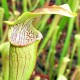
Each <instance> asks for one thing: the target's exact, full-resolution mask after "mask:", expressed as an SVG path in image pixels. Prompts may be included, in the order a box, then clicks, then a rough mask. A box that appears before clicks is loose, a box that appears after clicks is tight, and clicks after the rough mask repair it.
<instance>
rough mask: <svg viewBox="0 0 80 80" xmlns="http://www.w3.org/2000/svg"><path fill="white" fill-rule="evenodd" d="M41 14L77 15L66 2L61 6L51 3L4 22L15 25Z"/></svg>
mask: <svg viewBox="0 0 80 80" xmlns="http://www.w3.org/2000/svg"><path fill="white" fill-rule="evenodd" d="M42 14H59V15H63V16H67V17H74V16H76V15H77V14H76V13H73V12H72V11H71V9H70V7H69V5H68V4H64V5H61V6H57V5H53V6H47V7H43V8H38V9H36V10H35V11H33V12H25V13H23V14H22V15H20V16H19V17H18V18H17V20H15V21H4V22H5V23H7V24H8V25H15V24H17V23H21V22H24V21H25V20H27V21H28V20H30V19H32V18H36V17H38V16H41V15H42Z"/></svg>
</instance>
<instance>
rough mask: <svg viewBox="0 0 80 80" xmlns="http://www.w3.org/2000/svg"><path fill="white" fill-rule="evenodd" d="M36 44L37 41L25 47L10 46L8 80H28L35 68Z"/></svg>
mask: <svg viewBox="0 0 80 80" xmlns="http://www.w3.org/2000/svg"><path fill="white" fill-rule="evenodd" d="M38 44H39V41H36V42H34V43H32V44H30V45H28V46H25V47H15V46H13V45H10V54H9V57H10V59H9V61H10V63H9V80H29V78H30V76H31V74H32V72H33V70H34V68H35V64H36V57H37V54H36V53H37V47H38Z"/></svg>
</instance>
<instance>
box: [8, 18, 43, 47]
mask: <svg viewBox="0 0 80 80" xmlns="http://www.w3.org/2000/svg"><path fill="white" fill-rule="evenodd" d="M33 20H34V19H30V20H29V21H27V20H26V21H24V22H22V23H19V24H16V25H13V26H10V27H9V33H8V39H9V41H10V43H11V44H12V45H15V46H26V45H29V44H31V43H33V42H35V41H36V40H41V39H42V38H43V36H42V34H41V33H40V32H39V31H38V30H36V29H35V28H34V27H33V25H32V22H33Z"/></svg>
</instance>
